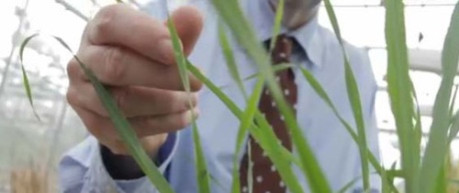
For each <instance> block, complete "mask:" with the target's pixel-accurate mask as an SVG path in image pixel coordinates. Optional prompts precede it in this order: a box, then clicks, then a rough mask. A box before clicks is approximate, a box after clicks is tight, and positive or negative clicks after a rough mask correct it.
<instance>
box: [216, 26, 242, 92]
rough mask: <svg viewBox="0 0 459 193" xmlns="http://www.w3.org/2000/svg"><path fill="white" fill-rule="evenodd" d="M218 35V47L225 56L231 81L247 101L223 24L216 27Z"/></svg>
mask: <svg viewBox="0 0 459 193" xmlns="http://www.w3.org/2000/svg"><path fill="white" fill-rule="evenodd" d="M218 34H219V40H220V46H221V48H222V51H223V55H224V56H225V60H226V65H227V66H228V69H229V72H230V75H231V77H232V78H233V80H234V81H235V82H236V84H237V86H238V87H239V90H240V91H241V92H242V94H243V95H244V97H245V98H246V99H247V92H246V90H245V88H244V84H243V83H242V79H241V76H240V75H239V71H238V69H237V65H236V61H235V59H234V54H233V51H232V49H231V46H230V43H229V41H228V37H227V35H226V32H225V29H224V27H223V24H221V23H219V25H218Z"/></svg>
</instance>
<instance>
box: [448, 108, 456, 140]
mask: <svg viewBox="0 0 459 193" xmlns="http://www.w3.org/2000/svg"><path fill="white" fill-rule="evenodd" d="M451 122H452V124H451V128H450V130H449V136H448V147H450V146H451V142H453V140H454V138H456V136H457V134H458V132H459V112H456V114H455V115H454V117H453V119H452V121H451Z"/></svg>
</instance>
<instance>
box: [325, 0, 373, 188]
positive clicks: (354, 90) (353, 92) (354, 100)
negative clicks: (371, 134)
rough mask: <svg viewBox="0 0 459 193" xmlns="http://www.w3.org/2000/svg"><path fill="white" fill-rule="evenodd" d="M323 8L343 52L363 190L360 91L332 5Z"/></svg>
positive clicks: (365, 176) (365, 183) (327, 0)
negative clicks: (356, 135) (357, 141)
mask: <svg viewBox="0 0 459 193" xmlns="http://www.w3.org/2000/svg"><path fill="white" fill-rule="evenodd" d="M324 3H325V8H326V10H327V13H328V17H329V19H330V22H331V23H332V26H333V30H334V31H335V34H336V37H337V39H338V41H339V43H340V45H341V50H342V52H343V58H344V73H345V79H346V80H345V82H346V88H347V94H348V99H349V103H350V104H351V107H352V112H353V114H354V119H355V123H356V125H357V133H358V140H359V143H358V144H359V151H360V159H361V165H362V176H363V187H364V189H365V190H369V189H370V170H369V166H368V152H367V151H366V149H368V145H367V138H366V133H365V122H364V119H363V113H362V104H361V100H360V93H359V89H358V86H357V81H356V80H355V76H354V73H353V72H352V68H351V65H350V63H349V58H348V56H347V54H346V50H345V48H344V43H343V39H342V38H341V32H340V29H339V26H338V21H337V19H336V15H335V12H334V10H333V6H332V5H331V3H330V0H325V1H324Z"/></svg>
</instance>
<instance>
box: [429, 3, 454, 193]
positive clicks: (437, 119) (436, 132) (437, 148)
mask: <svg viewBox="0 0 459 193" xmlns="http://www.w3.org/2000/svg"><path fill="white" fill-rule="evenodd" d="M458 59H459V2H458V3H457V4H456V6H455V8H454V12H453V15H452V17H451V23H450V26H449V29H448V33H447V35H446V38H445V42H444V46H443V52H442V72H443V79H442V81H441V84H440V88H439V90H438V93H437V97H436V99H435V104H434V109H433V120H432V126H431V128H430V135H429V141H428V143H427V146H426V150H425V155H424V158H423V160H422V168H421V174H420V178H421V179H420V187H421V188H420V190H421V192H432V191H433V189H434V187H435V182H436V181H435V178H436V177H437V176H438V173H439V172H440V168H441V165H442V164H443V163H444V158H445V155H446V153H447V151H448V144H447V137H448V129H449V125H450V124H449V123H450V118H449V101H450V97H451V92H452V86H453V83H454V78H455V75H456V71H457V67H458Z"/></svg>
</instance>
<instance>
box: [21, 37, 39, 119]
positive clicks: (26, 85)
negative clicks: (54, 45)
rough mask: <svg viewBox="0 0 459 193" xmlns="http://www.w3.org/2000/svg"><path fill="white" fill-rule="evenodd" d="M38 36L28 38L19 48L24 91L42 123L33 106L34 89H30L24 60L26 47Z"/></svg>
mask: <svg viewBox="0 0 459 193" xmlns="http://www.w3.org/2000/svg"><path fill="white" fill-rule="evenodd" d="M38 35H39V34H33V35H31V36H29V37H27V38H26V39H25V40H24V41H23V42H22V44H21V47H20V48H19V59H20V60H21V70H22V82H23V84H24V89H25V92H26V94H27V99H28V100H29V103H30V106H31V107H32V111H33V114H34V115H35V117H36V118H37V119H38V121H40V122H41V119H40V116H39V115H38V113H37V110H36V109H35V106H34V104H33V93H32V89H31V88H30V83H29V77H28V76H27V72H26V70H25V67H24V59H23V58H24V49H25V47H26V46H27V44H28V43H29V42H30V40H32V39H33V38H35V37H36V36H38Z"/></svg>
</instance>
